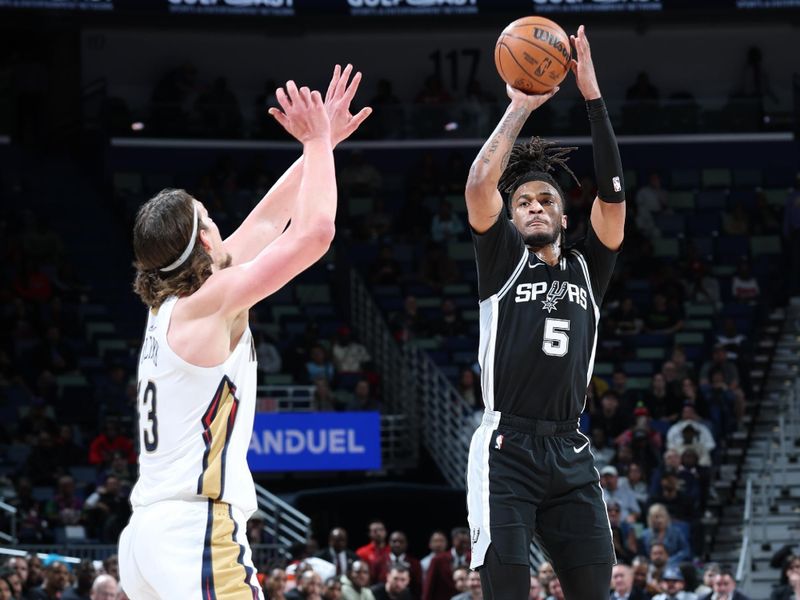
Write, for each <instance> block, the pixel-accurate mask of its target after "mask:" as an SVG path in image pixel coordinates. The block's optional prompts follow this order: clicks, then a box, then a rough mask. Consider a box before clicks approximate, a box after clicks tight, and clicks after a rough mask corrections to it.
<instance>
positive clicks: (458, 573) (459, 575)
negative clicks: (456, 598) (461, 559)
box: [453, 567, 469, 594]
mask: <svg viewBox="0 0 800 600" xmlns="http://www.w3.org/2000/svg"><path fill="white" fill-rule="evenodd" d="M468 575H469V567H458V568H456V569H453V586H454V587H455V589H456V591H457V592H458V593H459V594H462V593H464V592H466V591H467V576H468Z"/></svg>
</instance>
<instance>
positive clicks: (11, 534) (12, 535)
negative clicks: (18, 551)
mask: <svg viewBox="0 0 800 600" xmlns="http://www.w3.org/2000/svg"><path fill="white" fill-rule="evenodd" d="M0 511H2V512H4V513H6V515H7V518H8V524H9V528H10V530H9V531H8V532H5V531H0V541H3V542H6V543H9V544H16V543H17V509H16V508H15V507H14V506H11V505H10V504H6V503H5V502H3V501H2V500H0Z"/></svg>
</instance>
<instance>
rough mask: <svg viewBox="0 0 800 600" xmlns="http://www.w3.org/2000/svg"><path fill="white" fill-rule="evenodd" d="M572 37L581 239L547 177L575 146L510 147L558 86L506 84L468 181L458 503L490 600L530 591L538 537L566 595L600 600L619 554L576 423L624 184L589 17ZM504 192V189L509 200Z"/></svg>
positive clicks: (535, 143) (619, 226) (535, 142)
mask: <svg viewBox="0 0 800 600" xmlns="http://www.w3.org/2000/svg"><path fill="white" fill-rule="evenodd" d="M570 37H571V40H572V43H573V44H574V46H575V49H576V53H577V60H572V61H571V63H570V68H571V70H572V72H573V73H574V75H575V79H576V81H577V85H578V89H579V90H580V92H581V94H582V95H583V97H584V99H585V100H586V107H587V110H588V113H589V122H590V126H591V131H592V147H593V151H594V165H595V172H596V177H597V185H598V194H597V196H598V197H597V198H596V199H595V200H594V204H593V206H592V213H591V221H590V226H589V228H588V234H587V236H586V238H585V240H584V241H583V242H582V243H580V244H578V245H577V246H576V247H575V248H566V247H565V245H564V235H565V230H566V228H567V225H568V224H567V218H566V216H565V206H564V202H565V200H566V197H565V195H564V192H563V190H562V189H561V187H560V186H559V184H558V182H557V179H556V176H555V175H556V174H557V172H558V170H560V169H564V170H566V171H567V172H568V173H569V174H570V175H572V177H573V178H574V175H573V174H572V171H571V170H570V169H569V168H568V167H567V164H566V160H567V155H568V154H569V152H570V151H571V150H573V149H574V148H560V147H556V146H555V145H554V144H552V143H551V142H547V141H544V140H541V139H539V138H533V139H532V140H530V141H529V142H527V143H525V144H522V145H519V146H514V141H515V140H516V138H517V135H518V134H519V132H520V130H521V129H522V126H523V124H524V123H525V121H526V120H527V119H528V117H529V116H530V114H531V113H532V112H533V111H534V110H536V109H537V108H538V107H539V106H541V105H542V104H544V103H545V102H546V101H547V100H549V99H550V98H551V97H552V96H553V95H554V94H555V93H556V92H557V91H558V89H557V88H556V89H553V90H552V91H550V92H549V93H546V94H540V95H528V94H525V93H523V92H520V91H518V90H516V89H514V88H512V87H510V86H508V87H507V92H508V96H509V98H510V100H511V102H510V104H509V106H508V108H507V109H506V112H505V115H504V116H503V119H502V121H501V122H500V124H499V125H498V126H497V128H496V129H495V131H494V133H493V134H492V136H491V137H490V138H489V140H487V142H486V143H485V144H484V146H483V148H482V149H481V151H480V153H479V154H478V156H477V158H476V159H475V161H474V162H473V164H472V168H471V170H470V173H469V179H468V180H467V186H466V201H467V209H468V213H469V223H470V225H471V227H472V230H473V240H474V244H475V250H476V256H477V263H478V291H479V295H480V332H481V333H480V348H479V351H478V352H479V360H480V364H481V369H482V373H481V386H482V388H483V396H484V399H485V403H486V412H485V415H484V417H483V422H482V424H481V425H480V427H478V429H477V431H476V432H475V434H474V436H473V438H472V443H471V446H470V454H469V464H468V469H467V471H468V474H467V478H468V481H467V489H468V492H467V503H468V508H469V522H470V527H471V530H472V543H473V547H472V564H471V566H472V568H473V569H479V570H480V574H481V587H482V588H483V597H484V598H485V599H486V600H523V599H526V598H528V590H529V586H530V578H529V567H528V565H529V560H528V551H529V546H530V542H531V539H532V536H533V535H534V534H535V535H536V536H537V537H538V539H539V540H540V542H541V543H542V545H543V546H544V549H545V550H546V552H547V553H548V554H549V556H550V558H551V560H552V563H553V566H554V568H555V570H556V573H557V575H558V577H559V579H560V581H561V586H562V588H563V590H564V594H565V596H566V598H567V599H568V600H595V599H596V600H601V599H602V600H606V599H607V598H608V586H609V581H610V579H611V567H612V565H613V564H614V562H615V557H614V549H613V544H612V538H611V528H610V526H609V522H608V517H607V515H606V507H605V503H604V502H603V493H602V490H601V488H600V483H599V479H600V478H599V475H598V473H597V470H596V469H595V468H594V458H593V457H592V455H591V453H590V450H589V447H588V446H589V440H588V439H587V438H586V437H585V436H584V435H583V434H581V433H580V432H579V431H578V428H577V424H578V418H579V416H580V413H581V412H582V410H583V406H584V402H585V392H586V387H587V386H588V382H589V378H590V377H591V373H592V366H593V363H594V356H595V347H596V343H597V326H598V319H599V317H600V304H601V303H602V300H603V295H604V293H605V291H606V287H607V286H608V282H609V280H610V278H611V274H612V272H613V269H614V263H615V261H616V255H617V252H618V250H619V248H620V245H621V244H622V238H623V228H624V223H625V198H624V192H623V190H624V185H623V180H622V166H621V163H620V156H619V150H618V148H617V143H616V139H615V137H614V132H613V130H612V128H611V123H610V121H609V118H608V113H607V111H606V108H605V104H604V103H603V99H602V97H601V95H600V88H599V86H598V84H597V77H596V75H595V71H594V66H593V64H592V57H591V53H590V49H589V41H588V40H587V38H586V32H585V30H584V27H583V26H581V27H580V28H579V29H578V33H577V35H576V36H570ZM501 192H507V193H508V201H507V205H506V206H505V207H504V203H503V197H502V196H501ZM506 211H507V212H506ZM508 216H510V220H509V218H508Z"/></svg>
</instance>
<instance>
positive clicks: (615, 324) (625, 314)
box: [609, 297, 644, 336]
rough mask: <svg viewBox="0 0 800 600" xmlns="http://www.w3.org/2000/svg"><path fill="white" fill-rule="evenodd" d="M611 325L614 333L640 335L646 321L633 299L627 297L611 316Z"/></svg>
mask: <svg viewBox="0 0 800 600" xmlns="http://www.w3.org/2000/svg"><path fill="white" fill-rule="evenodd" d="M609 325H610V327H611V331H612V332H613V334H614V335H622V336H625V335H638V334H639V333H641V331H642V327H643V325H644V322H643V321H642V318H641V317H640V316H639V311H638V309H637V308H636V306H635V305H634V304H633V300H632V299H631V298H630V297H627V298H624V299H623V300H622V303H621V304H620V305H619V307H618V308H617V309H616V310H615V311H614V312H612V313H611V315H610V316H609Z"/></svg>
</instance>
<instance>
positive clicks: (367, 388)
mask: <svg viewBox="0 0 800 600" xmlns="http://www.w3.org/2000/svg"><path fill="white" fill-rule="evenodd" d="M381 409H382V405H381V402H380V400H379V399H378V397H377V396H376V395H375V393H374V392H373V389H372V385H371V384H370V382H369V381H367V380H366V379H359V380H358V381H357V382H356V386H355V388H353V398H352V400H351V401H350V405H349V410H353V411H380V410H381Z"/></svg>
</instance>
